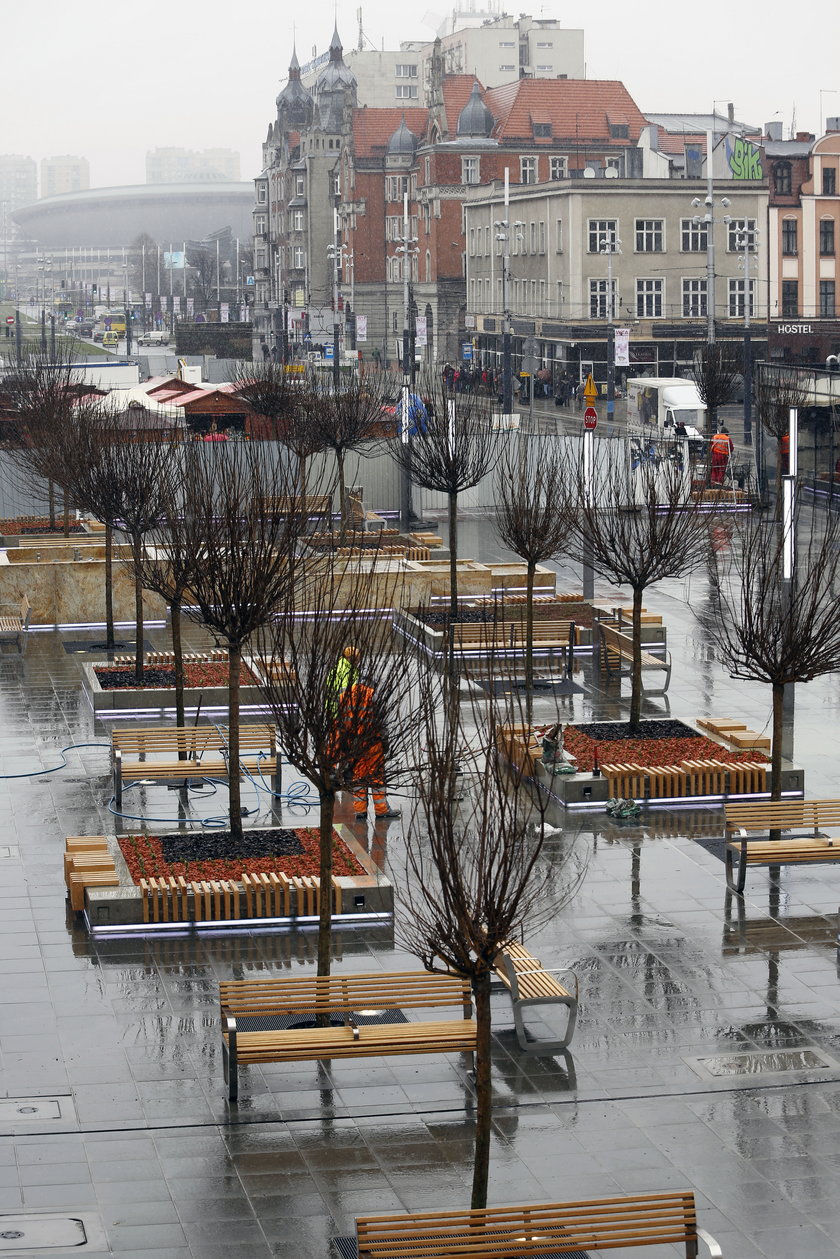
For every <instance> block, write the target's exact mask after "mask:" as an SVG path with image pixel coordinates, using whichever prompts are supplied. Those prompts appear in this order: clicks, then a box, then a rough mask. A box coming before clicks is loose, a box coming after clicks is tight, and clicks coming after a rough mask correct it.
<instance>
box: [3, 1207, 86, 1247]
mask: <svg viewBox="0 0 840 1259" xmlns="http://www.w3.org/2000/svg"><path fill="white" fill-rule="evenodd" d="M87 1241H88V1235H87V1231H86V1229H85V1226H84V1222H83V1221H82V1220H80V1219H76V1218H74V1217H73V1216H66V1215H0V1254H7V1253H11V1254H22V1255H25V1254H27V1253H34V1252H35V1251H41V1250H63V1249H64V1248H65V1247H68V1246H74V1247H75V1246H85V1245H87Z"/></svg>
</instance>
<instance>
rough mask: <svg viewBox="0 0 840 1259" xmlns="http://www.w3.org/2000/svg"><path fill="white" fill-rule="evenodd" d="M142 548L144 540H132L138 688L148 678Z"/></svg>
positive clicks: (135, 660)
mask: <svg viewBox="0 0 840 1259" xmlns="http://www.w3.org/2000/svg"><path fill="white" fill-rule="evenodd" d="M142 547H143V539H142V538H140V537H139V536H138V537H134V538H132V539H131V553H132V555H133V557H134V635H135V642H134V680H135V682H136V683H137V685H138V686H142V685H143V681H144V679H145V676H146V667H145V666H146V660H145V656H144V654H143V634H144V632H145V626H144V624H143V584H142V582H141V581H140V561H141V555H140V552H141V550H142Z"/></svg>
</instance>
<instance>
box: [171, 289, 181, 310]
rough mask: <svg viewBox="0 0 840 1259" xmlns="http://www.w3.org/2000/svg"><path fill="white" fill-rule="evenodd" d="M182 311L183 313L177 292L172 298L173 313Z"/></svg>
mask: <svg viewBox="0 0 840 1259" xmlns="http://www.w3.org/2000/svg"><path fill="white" fill-rule="evenodd" d="M180 313H181V299H180V297H179V296H178V294H177V293H176V294H174V295H173V298H172V314H173V315H180Z"/></svg>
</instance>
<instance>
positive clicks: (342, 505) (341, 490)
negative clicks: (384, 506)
mask: <svg viewBox="0 0 840 1259" xmlns="http://www.w3.org/2000/svg"><path fill="white" fill-rule="evenodd" d="M335 462H336V465H337V467H338V505H339V509H340V512H341V540H342V542H343V541H344V537H345V535H346V533H347V528H348V525H349V523H350V522H349V520H348V517H347V502H346V499H347V486H346V485H345V484H344V455H343V453H341V452H339V451H338V450H337V451H336V452H335ZM364 527H365V526H364V522H363V523H362V528H363V529H364Z"/></svg>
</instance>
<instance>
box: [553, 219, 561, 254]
mask: <svg viewBox="0 0 840 1259" xmlns="http://www.w3.org/2000/svg"><path fill="white" fill-rule="evenodd" d="M555 228H556V235H555V241H556V243H555V246H554V251H555V253H558V254H562V252H563V220H562V219H557V220H556V223H555Z"/></svg>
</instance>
